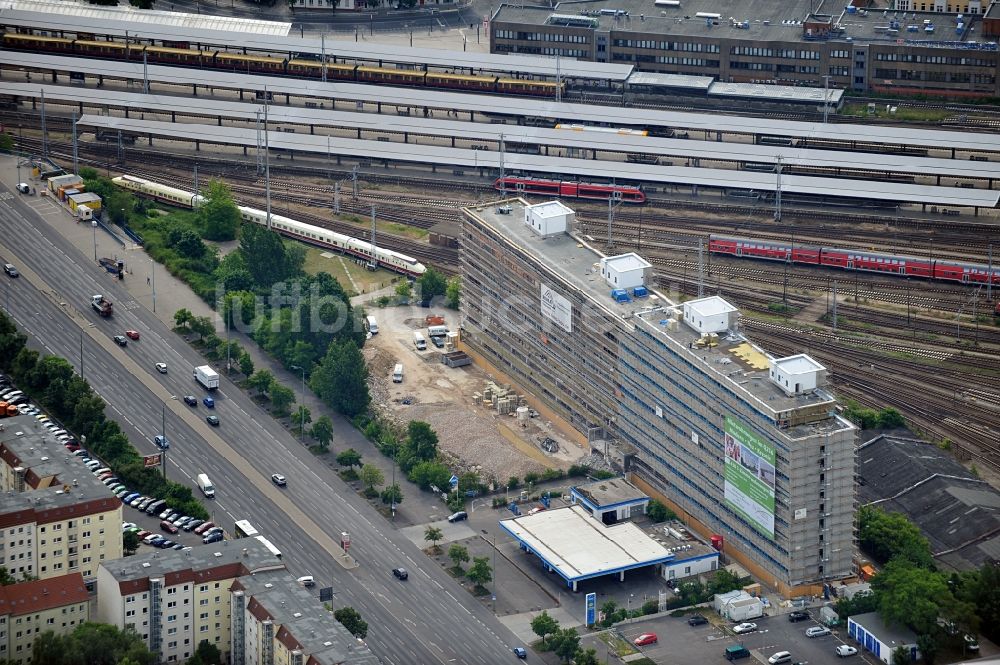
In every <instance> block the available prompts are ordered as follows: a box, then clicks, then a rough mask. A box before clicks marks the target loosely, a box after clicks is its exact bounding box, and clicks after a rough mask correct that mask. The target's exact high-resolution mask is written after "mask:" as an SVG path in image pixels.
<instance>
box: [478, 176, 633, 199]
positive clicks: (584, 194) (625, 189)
mask: <svg viewBox="0 0 1000 665" xmlns="http://www.w3.org/2000/svg"><path fill="white" fill-rule="evenodd" d="M501 185H502V186H503V189H504V190H505V191H507V192H510V193H512V194H513V193H518V194H520V193H524V194H541V195H542V196H562V197H565V198H572V199H597V200H599V201H607V200H608V199H609V198H611V196H612V195H613V194H614V193H615V192H617V193H619V194H620V195H621V200H622V203H635V204H639V203H645V202H646V195H645V194H644V193H643V191H642V190H641V189H639V188H638V187H634V186H631V185H598V184H593V183H585V182H566V181H560V180H540V179H538V178H524V177H519V176H506V177H504V178H497V179H496V181H495V182H494V183H493V187H494V189H496V190H498V191H499V190H500V189H501Z"/></svg>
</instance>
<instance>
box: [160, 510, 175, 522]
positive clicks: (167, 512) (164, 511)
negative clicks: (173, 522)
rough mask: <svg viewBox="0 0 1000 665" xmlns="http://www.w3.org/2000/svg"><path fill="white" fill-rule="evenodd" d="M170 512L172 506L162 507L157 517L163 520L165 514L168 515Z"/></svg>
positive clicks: (165, 517)
mask: <svg viewBox="0 0 1000 665" xmlns="http://www.w3.org/2000/svg"><path fill="white" fill-rule="evenodd" d="M172 512H174V509H173V508H170V507H167V508H164V509H163V512H162V513H160V514H159V518H160V519H161V520H165V519H167V515H169V514H170V513H172Z"/></svg>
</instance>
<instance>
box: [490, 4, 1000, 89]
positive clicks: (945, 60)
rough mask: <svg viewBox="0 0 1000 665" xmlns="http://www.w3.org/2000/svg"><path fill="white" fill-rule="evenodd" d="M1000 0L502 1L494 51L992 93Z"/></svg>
mask: <svg viewBox="0 0 1000 665" xmlns="http://www.w3.org/2000/svg"><path fill="white" fill-rule="evenodd" d="M998 35H1000V3H997V2H992V3H987V4H984V3H982V2H980V0H955V1H952V0H926V1H925V0H896V1H895V2H893V3H875V2H869V3H864V2H861V1H860V0H854V2H848V3H844V2H839V3H838V2H834V1H833V0H820V1H819V2H815V1H807V0H792V1H791V2H780V3H774V2H763V1H760V0H753V1H751V2H735V0H690V1H688V0H685V2H683V3H682V2H680V0H656V2H655V3H650V2H645V1H641V0H579V1H571V2H560V3H558V4H557V5H555V7H554V8H550V7H547V6H544V5H542V4H536V5H524V4H504V5H503V6H501V7H500V8H499V9H498V10H497V11H496V13H495V14H494V16H493V20H492V21H491V23H490V51H491V52H492V53H523V54H539V55H551V56H556V55H560V56H562V57H565V58H577V59H581V60H593V61H596V62H610V63H617V64H632V65H634V66H635V68H636V70H638V71H645V72H662V73H669V74H686V75H698V76H712V77H714V78H716V80H719V81H724V82H773V83H782V84H786V85H809V86H822V85H824V79H825V78H826V77H829V84H830V86H831V87H835V88H843V89H853V90H859V91H875V92H885V93H889V94H892V93H896V94H911V93H922V94H941V95H949V96H954V97H986V96H998V95H1000V84H998V81H997V66H998V64H1000V51H998V49H997V44H996V38H997V36H998Z"/></svg>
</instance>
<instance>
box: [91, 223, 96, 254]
mask: <svg viewBox="0 0 1000 665" xmlns="http://www.w3.org/2000/svg"><path fill="white" fill-rule="evenodd" d="M90 227H91V228H92V229H93V230H94V263H97V220H96V219H92V220H90Z"/></svg>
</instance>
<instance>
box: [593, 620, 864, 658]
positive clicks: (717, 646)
mask: <svg viewBox="0 0 1000 665" xmlns="http://www.w3.org/2000/svg"><path fill="white" fill-rule="evenodd" d="M705 616H706V617H708V619H709V623H707V624H704V625H701V626H689V625H688V623H687V617H681V618H676V617H669V616H664V617H659V618H656V619H650V620H641V621H635V622H632V623H626V624H624V625H621V626H619V628H618V632H619V633H621V635H622V636H623V637H624V638H625V639H627V640H628V641H629V642H633V641H634V640H635V639H636V638H637V637H639V635H642V634H643V633H656V635H657V642H656V644H651V645H648V646H644V647H639V649H640V650H641V651H642V652H643V653H644V654H645V655H646V656H647V657H648V658H649V659H650V660H652V661H654V662H656V663H725V662H727V661H726V658H725V655H724V654H725V651H726V647H728V646H732V645H737V644H742V645H743V646H744V647H746V648H747V649H748V650H750V652H751V654H752V657H751V659H750V660H747V661H744V662H748V663H753V662H765V663H766V662H767V659H768V658H769V657H770V656H771V655H773V654H775V653H777V652H778V651H789V652H791V654H792V662H795V663H813V664H818V663H836V662H843V663H845V665H850V663H858V664H860V663H871V664H873V665H874V664H875V663H877V662H878V661H877V660H876V659H875V658H874V656H873V655H872V654H865V653H862V652H861V651H860V650H859V653H858V655H856V656H850V657H847V658H843V659H841V658H838V657H837V655H836V651H835V650H836V648H837V647H838V646H840V645H841V644H850V645H851V646H858V645H856V644H854V641H853V640H850V639H848V640H847V641H846V642H845V641H844V640H843V639H841V637H842V636H843V637H846V633H842V632H841V631H840V630H839V629H834V630H833V631H832V632H831V634H830V635H826V636H823V637H814V638H809V637H806V634H805V632H806V629H808V628H811V627H813V626H818V625H819V624H818V623H817V622H816V621H815V620H813V619H809V620H807V621H797V622H795V623H792V622H790V621H789V620H788V615H787V614H781V615H778V616H773V617H762V618H760V619H754V620H753V623H756V624H757V630H756V631H754V632H752V633H748V634H745V635H734V634H733V633H732V630H731V628H732V626H733V624H731V623H723V622H722V621H721V617H719V616H718V615H717V614H715V612H713V611H711V610H705ZM584 642H585V643H586V645H587V646H594V647H596V648H598V653H599V654H603V653H605V649H604V647H603V644H600V643H599V639H598V638H597V637H596V636H590V637H587V638H585V639H584Z"/></svg>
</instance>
